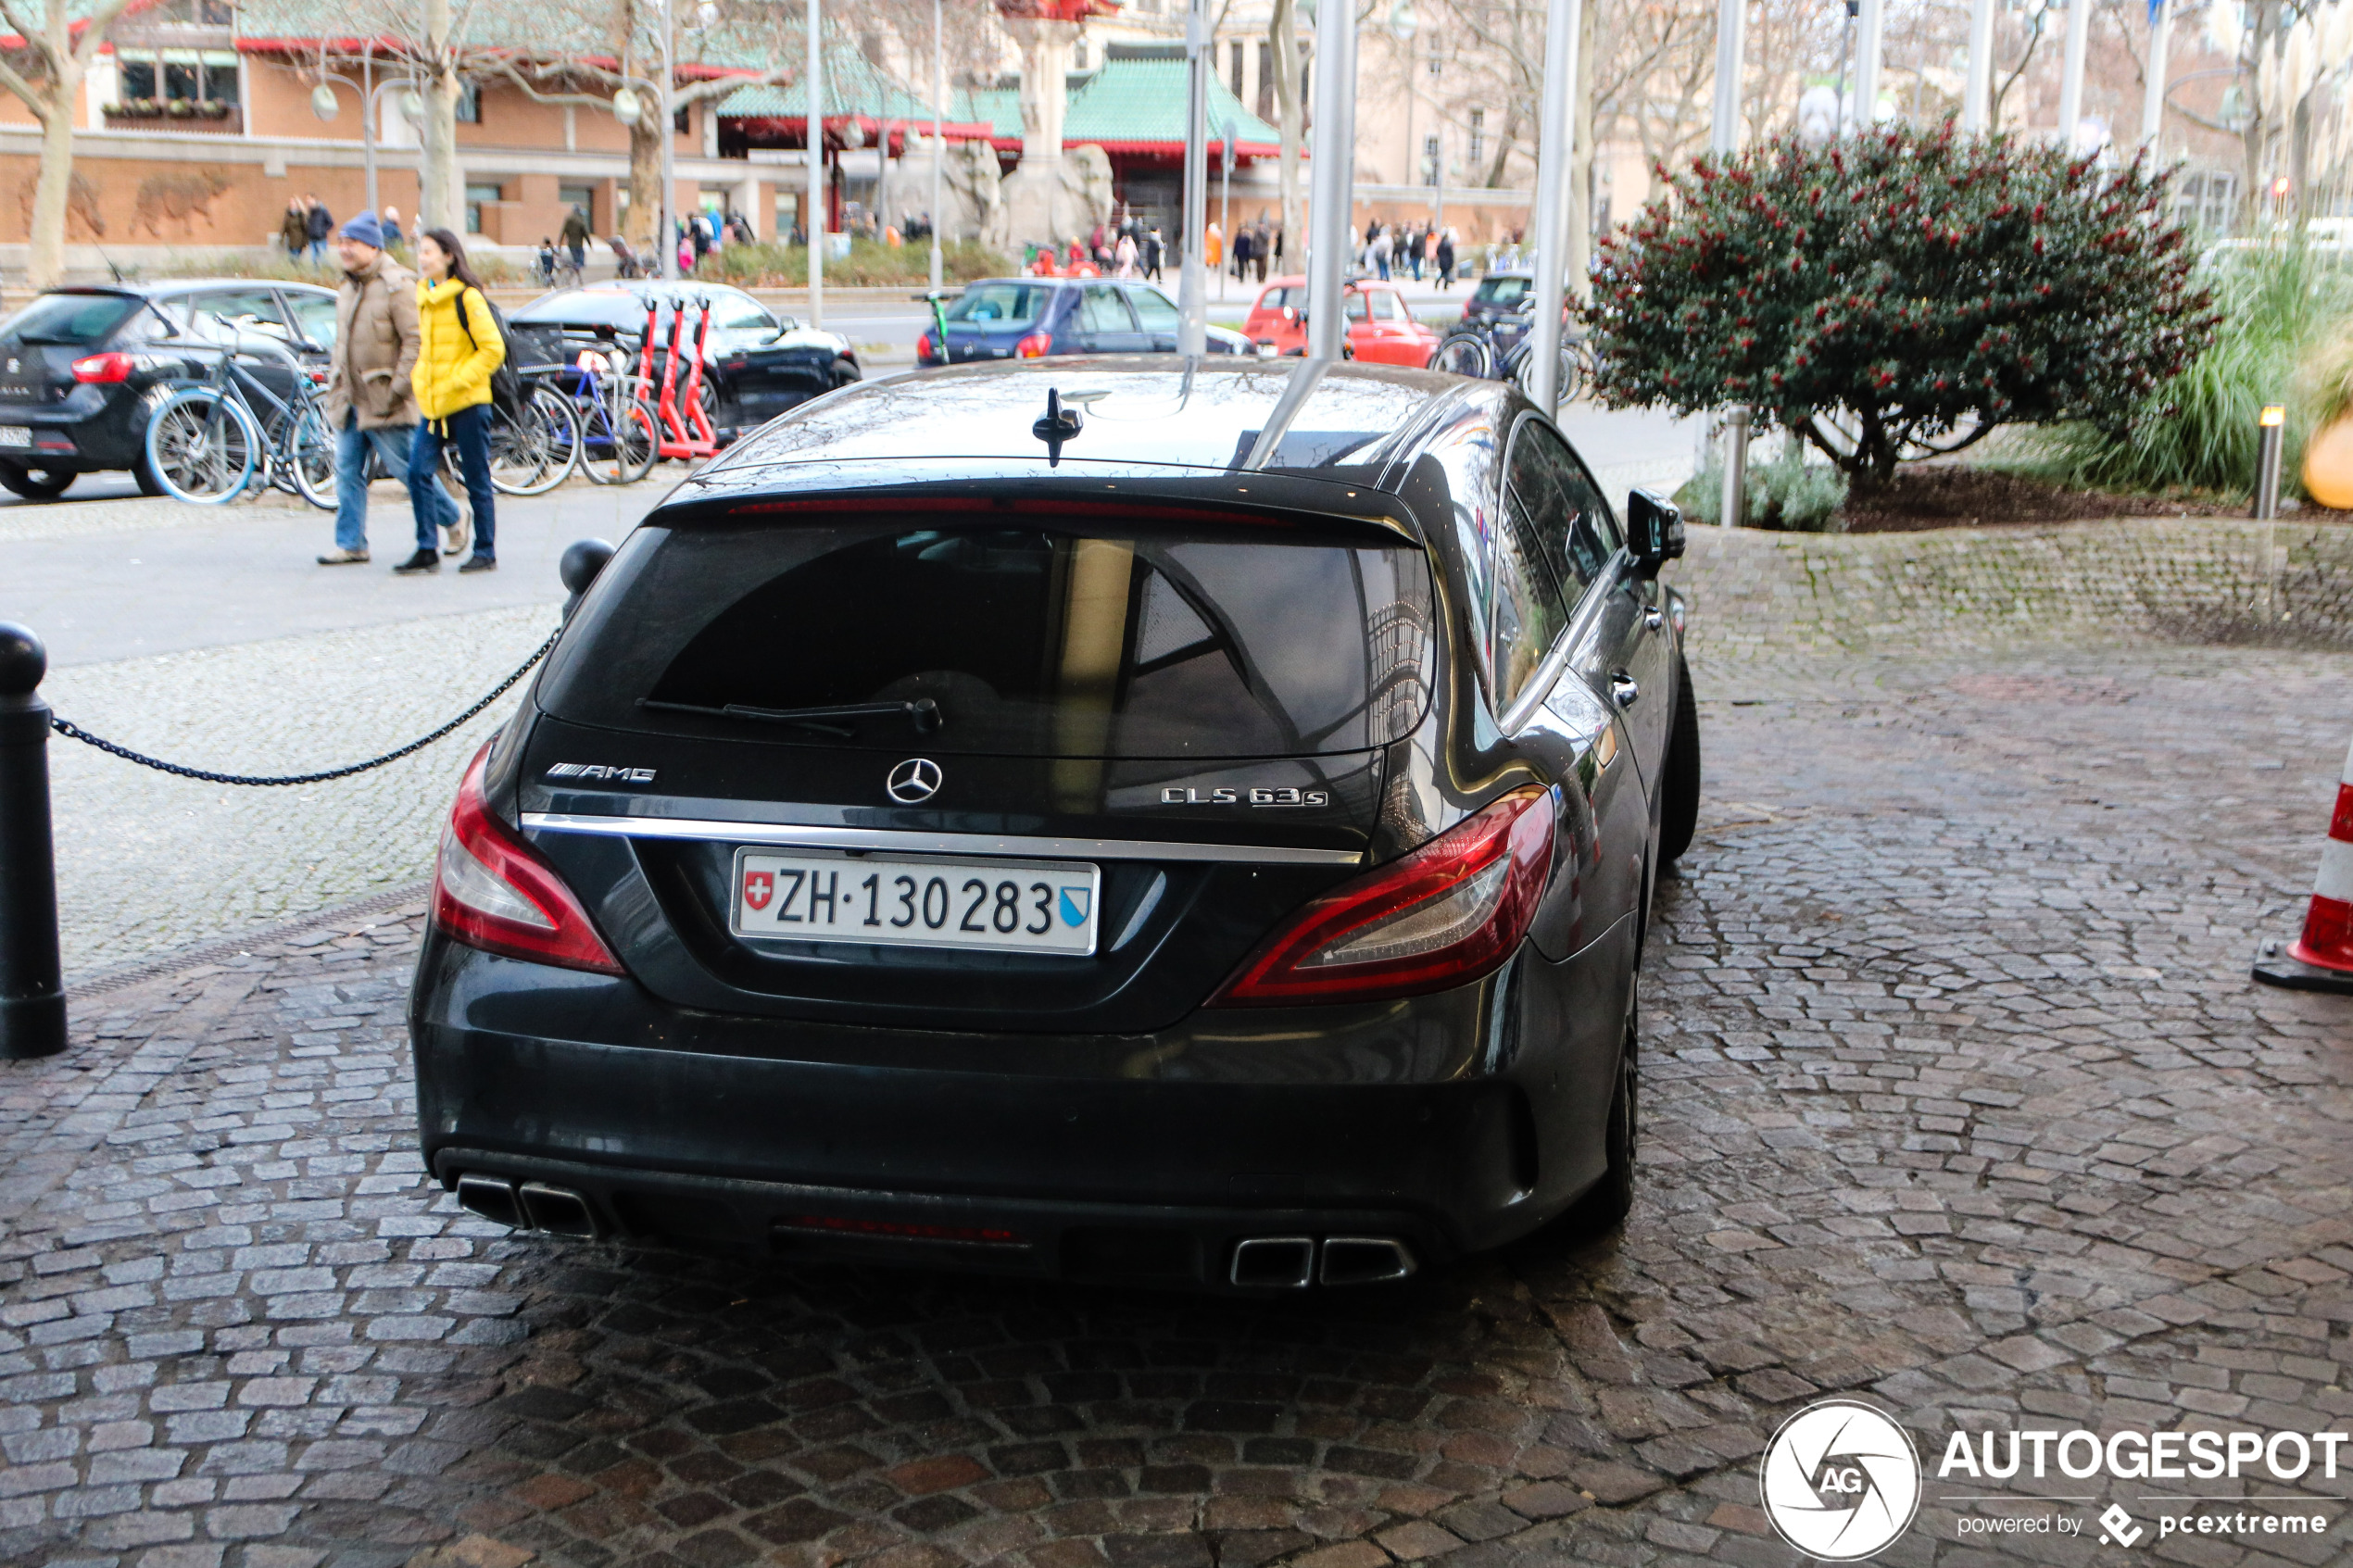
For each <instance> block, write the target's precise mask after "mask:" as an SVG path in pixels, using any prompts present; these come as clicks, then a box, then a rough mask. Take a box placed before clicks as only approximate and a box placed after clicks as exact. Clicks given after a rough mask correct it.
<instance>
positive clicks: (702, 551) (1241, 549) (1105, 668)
mask: <svg viewBox="0 0 2353 1568" xmlns="http://www.w3.org/2000/svg"><path fill="white" fill-rule="evenodd" d="M936 521H937V520H930V521H926V520H925V519H922V518H906V519H900V520H895V521H876V520H873V519H865V520H860V521H858V522H856V523H852V524H846V525H843V526H838V527H828V526H824V525H823V524H818V525H814V526H807V527H799V528H793V529H789V530H778V529H761V530H758V531H745V530H732V529H731V530H727V531H724V532H705V531H700V530H680V531H668V530H662V529H659V528H654V529H647V530H641V531H640V532H639V533H638V535H637V536H636V537H635V538H634V539H633V540H632V541H631V542H630V546H629V547H627V548H625V549H624V550H623V552H622V554H621V555H620V556H619V557H618V558H616V559H615V560H614V561H613V563H612V565H611V566H610V567H609V568H608V569H607V570H608V571H609V572H617V573H619V574H621V581H619V582H617V583H603V584H599V592H598V601H597V604H596V607H595V619H594V621H593V622H592V623H591V624H589V625H587V626H585V627H584V628H582V630H583V631H584V632H585V634H586V641H585V643H583V644H581V645H579V646H577V647H576V648H575V649H574V650H573V651H571V652H570V654H569V656H568V657H565V658H563V659H560V662H559V664H558V666H557V668H555V669H554V670H552V671H550V672H549V676H548V680H547V686H546V688H545V689H543V691H542V693H541V701H542V702H543V703H544V704H545V705H546V706H547V709H548V710H549V711H550V712H552V713H555V714H556V715H557V716H559V717H560V718H564V719H568V720H571V721H575V722H579V723H588V724H604V725H611V726H615V727H623V728H628V729H633V730H639V731H644V730H657V731H668V732H671V733H676V734H713V735H716V734H728V735H741V736H745V737H747V738H754V739H759V740H762V741H774V742H782V743H786V744H804V745H812V746H825V745H858V746H900V747H903V746H906V745H907V744H908V743H909V742H910V741H912V740H913V739H914V738H915V737H916V734H918V733H919V732H917V731H916V730H915V729H914V728H913V727H912V723H911V721H910V720H909V719H908V718H906V717H904V716H901V715H885V716H880V717H847V718H837V719H828V718H826V717H824V716H822V715H817V716H809V717H808V718H805V719H804V720H802V721H797V722H796V721H776V720H774V719H762V718H761V717H758V716H756V715H744V714H736V715H729V714H728V713H726V711H725V710H726V709H729V708H737V709H744V708H749V709H764V710H766V711H767V712H768V713H770V714H774V713H777V712H779V711H791V710H799V709H824V708H836V707H842V706H849V705H857V704H877V703H912V702H916V701H919V700H920V699H923V698H929V699H931V700H932V701H933V702H935V703H937V707H938V725H937V729H936V730H927V731H925V732H920V733H922V734H923V745H924V746H925V748H926V749H927V750H929V751H935V752H937V753H940V754H943V755H944V754H950V753H963V754H984V755H999V756H1022V757H1115V758H1200V757H1211V758H1239V757H1288V756H1306V755H1318V754H1327V753H1334V752H1345V751H1354V750H1361V749H1364V748H1365V747H1368V746H1378V745H1382V744H1384V743H1386V742H1389V741H1390V740H1394V739H1397V738H1399V737H1401V736H1403V735H1405V734H1410V733H1411V732H1412V730H1413V728H1414V727H1415V725H1416V724H1417V723H1418V722H1419V721H1420V719H1421V715H1422V712H1423V709H1424V708H1425V707H1426V706H1427V703H1428V684H1429V677H1428V665H1429V660H1430V652H1429V646H1430V634H1429V633H1430V615H1431V610H1430V587H1429V572H1428V564H1427V560H1426V558H1425V557H1424V556H1423V554H1422V552H1421V551H1420V550H1419V549H1418V548H1416V547H1415V546H1412V545H1409V544H1406V543H1404V542H1403V541H1400V542H1398V543H1397V544H1394V545H1388V544H1380V543H1373V544H1367V543H1365V542H1363V540H1362V538H1360V537H1358V536H1350V537H1348V538H1345V539H1340V538H1334V539H1328V540H1323V541H1317V540H1313V539H1302V538H1300V537H1298V536H1297V535H1296V534H1295V533H1292V532H1291V531H1290V530H1283V531H1280V532H1279V533H1277V532H1276V531H1274V530H1270V529H1265V528H1260V529H1256V530H1250V531H1245V530H1243V529H1240V528H1234V529H1227V528H1224V527H1223V526H1222V525H1209V526H1207V527H1203V528H1200V529H1196V530H1194V531H1192V532H1189V533H1168V532H1160V531H1158V530H1157V529H1155V530H1154V531H1151V532H1149V533H1148V532H1145V531H1142V530H1139V529H1135V528H1132V527H1131V528H1128V529H1126V530H1122V529H1121V528H1119V527H1118V526H1117V525H1116V524H1114V523H1109V522H1108V520H1107V526H1106V527H1105V528H1104V529H1103V530H1101V532H1075V531H1071V530H1069V529H1066V528H1064V527H1061V526H1042V525H1041V526H1019V525H994V526H988V527H939V526H936V525H934V524H935V523H936ZM821 725H823V726H827V727H820V726H821Z"/></svg>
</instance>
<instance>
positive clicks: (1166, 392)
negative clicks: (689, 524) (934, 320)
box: [702, 355, 1509, 484]
mask: <svg viewBox="0 0 2353 1568" xmlns="http://www.w3.org/2000/svg"><path fill="white" fill-rule="evenodd" d="M1049 391H1051V392H1053V393H1055V394H1056V395H1058V397H1059V399H1060V401H1061V402H1062V404H1063V407H1065V408H1076V410H1078V411H1079V413H1080V417H1081V420H1082V423H1081V428H1080V430H1079V433H1077V434H1076V436H1073V437H1071V438H1069V440H1068V441H1067V442H1066V443H1065V444H1064V445H1063V451H1062V455H1061V463H1060V465H1059V466H1060V467H1061V468H1062V469H1063V470H1065V472H1069V473H1073V474H1074V476H1075V474H1076V470H1074V468H1073V465H1074V464H1077V463H1084V464H1087V465H1089V466H1092V465H1114V466H1122V467H1130V468H1133V467H1144V468H1176V469H1192V470H1214V471H1217V472H1221V473H1231V472H1233V471H1235V470H1265V469H1279V470H1287V471H1292V472H1297V471H1299V470H1315V469H1331V468H1335V467H1343V466H1344V467H1346V468H1348V469H1350V470H1353V471H1351V472H1350V473H1348V474H1346V475H1340V474H1333V475H1330V476H1328V477H1333V478H1345V479H1346V480H1347V482H1348V483H1357V484H1366V483H1374V477H1373V476H1374V475H1377V474H1378V473H1379V472H1381V471H1382V470H1385V469H1386V468H1387V467H1388V466H1389V464H1390V462H1391V461H1392V460H1393V459H1395V458H1398V457H1399V456H1401V455H1403V454H1405V453H1407V452H1409V451H1410V450H1412V449H1413V448H1414V446H1415V445H1416V442H1417V441H1418V440H1419V439H1420V433H1421V432H1422V431H1424V430H1426V429H1428V427H1429V425H1430V423H1431V422H1432V421H1433V420H1437V419H1439V418H1440V417H1441V416H1442V415H1443V413H1444V411H1445V410H1446V409H1447V408H1450V407H1459V406H1460V405H1463V404H1466V403H1470V402H1476V401H1478V399H1480V398H1482V397H1484V398H1487V399H1491V400H1493V401H1495V402H1497V403H1499V404H1500V403H1501V402H1502V401H1504V399H1505V398H1507V397H1508V395H1509V392H1508V388H1507V387H1506V386H1505V385H1504V383H1500V382H1476V381H1464V380H1462V379H1460V378H1458V377H1453V376H1448V375H1443V374H1440V373H1438V372H1436V371H1431V370H1404V369H1402V368H1399V367H1396V366H1390V365H1365V364H1357V363H1340V364H1331V363H1328V362H1319V361H1314V360H1308V359H1284V360H1259V359H1250V358H1240V357H1239V356H1237V357H1233V358H1230V359H1227V360H1226V361H1225V362H1222V363H1221V362H1220V358H1204V359H1202V360H1201V361H1199V362H1198V363H1195V364H1191V365H1189V364H1188V362H1187V361H1185V360H1184V359H1181V358H1177V357H1176V356H1175V355H1121V356H1115V357H1114V356H1104V357H1073V358H1056V359H1033V360H1024V361H1018V362H1000V363H997V364H988V365H969V366H956V367H952V368H947V369H941V370H920V371H912V372H908V373H904V374H901V375H897V376H891V377H887V378H883V379H880V380H876V381H868V382H861V383H855V384H853V385H850V386H847V387H844V388H842V389H841V390H839V391H837V392H836V393H834V394H832V395H829V396H826V397H823V398H819V399H816V400H814V401H812V402H811V403H807V404H804V405H802V406H801V407H800V408H797V409H794V410H792V411H791V412H789V413H786V414H785V415H783V416H782V417H781V418H779V419H777V420H774V421H773V422H772V423H770V424H768V425H765V426H763V427H761V430H760V431H758V432H757V433H754V434H752V435H749V436H747V437H746V438H744V439H743V440H742V441H739V442H737V443H736V445H734V446H733V447H731V448H729V449H728V451H727V452H726V453H725V454H724V455H723V456H722V457H721V458H719V459H718V460H717V461H716V462H714V463H712V464H711V466H710V467H709V468H706V469H705V470H702V471H703V473H704V474H707V475H711V477H712V478H713V479H715V480H716V479H721V478H723V477H728V476H732V475H736V474H741V473H743V471H744V470H749V469H754V468H761V467H767V466H771V465H801V464H812V465H857V464H874V465H883V466H887V467H893V468H905V467H906V466H908V465H911V464H920V465H923V466H924V467H925V470H926V472H928V473H930V474H932V475H934V476H938V477H951V476H950V475H948V474H946V473H945V470H951V469H952V470H960V471H964V472H970V473H972V474H975V475H980V474H984V473H985V474H989V475H998V476H1002V475H1006V474H1009V473H1018V472H1036V473H1037V474H1038V475H1039V476H1041V477H1042V476H1044V475H1045V474H1046V473H1047V472H1049V471H1051V469H1052V468H1053V467H1055V466H1056V465H1054V464H1051V463H1050V462H1049V461H1048V453H1047V448H1046V445H1045V444H1044V442H1043V441H1042V440H1041V439H1040V438H1039V437H1038V434H1037V433H1035V432H1034V431H1033V429H1032V428H1031V427H1032V426H1033V425H1034V424H1035V423H1036V422H1037V421H1038V419H1039V418H1040V416H1042V415H1043V414H1044V413H1045V412H1046V401H1047V394H1048V392H1049ZM1368 469H1369V470H1371V472H1370V473H1368V472H1367V470H1368ZM843 481H844V482H845V483H863V482H859V481H852V480H851V479H850V477H849V475H847V474H844V475H843ZM795 483H796V484H801V483H809V482H800V481H796V482H795ZM814 483H831V482H830V481H815V482H814Z"/></svg>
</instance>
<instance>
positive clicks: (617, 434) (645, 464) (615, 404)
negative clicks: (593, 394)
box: [580, 397, 655, 484]
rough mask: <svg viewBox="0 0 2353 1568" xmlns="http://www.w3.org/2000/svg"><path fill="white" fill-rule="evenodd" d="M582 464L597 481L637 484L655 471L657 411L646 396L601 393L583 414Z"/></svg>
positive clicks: (600, 482)
mask: <svg viewBox="0 0 2353 1568" xmlns="http://www.w3.org/2000/svg"><path fill="white" fill-rule="evenodd" d="M582 420H583V423H584V425H585V428H584V429H583V430H582V432H581V436H580V458H581V464H582V466H583V467H585V469H586V470H588V477H589V479H590V480H592V481H593V482H595V483H598V484H635V483H637V482H638V481H639V480H641V479H643V478H645V477H646V475H647V474H648V473H650V472H652V471H653V466H654V457H655V450H654V440H655V436H654V411H653V409H651V408H648V407H647V405H646V401H645V399H643V398H641V397H632V398H629V399H627V400H626V401H623V400H622V399H620V398H617V397H599V398H598V399H597V401H596V402H595V403H593V404H591V405H589V407H588V408H587V410H586V411H585V413H584V414H583V415H582Z"/></svg>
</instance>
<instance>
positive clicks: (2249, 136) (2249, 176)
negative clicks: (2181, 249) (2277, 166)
mask: <svg viewBox="0 0 2353 1568" xmlns="http://www.w3.org/2000/svg"><path fill="white" fill-rule="evenodd" d="M2277 12H2278V7H2277V6H2254V7H2252V13H2253V16H2254V18H2255V46H2254V48H2253V50H2252V51H2251V53H2250V54H2249V56H2248V59H2249V64H2250V66H2251V67H2252V69H2250V70H2249V71H2248V72H2247V74H2246V130H2245V131H2243V132H2240V133H2239V135H2240V139H2241V144H2242V147H2243V150H2244V161H2245V167H2246V185H2245V189H2244V190H2243V191H2242V192H2241V202H2242V206H2243V208H2244V210H2245V212H2246V229H2247V231H2248V232H2253V231H2254V228H2255V226H2256V224H2257V223H2258V222H2259V221H2260V220H2261V218H2262V214H2263V150H2264V143H2265V142H2266V141H2268V140H2269V139H2270V136H2271V128H2270V126H2269V125H2268V124H2267V123H2266V122H2265V120H2264V117H2263V91H2262V85H2261V83H2262V81H2263V56H2264V55H2265V54H2267V53H2268V52H2270V50H2271V33H2272V31H2273V29H2274V27H2275V26H2276V25H2277V20H2278V17H2277Z"/></svg>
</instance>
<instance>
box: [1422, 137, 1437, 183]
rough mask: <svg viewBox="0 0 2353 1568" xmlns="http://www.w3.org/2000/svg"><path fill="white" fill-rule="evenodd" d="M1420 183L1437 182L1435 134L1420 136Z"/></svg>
mask: <svg viewBox="0 0 2353 1568" xmlns="http://www.w3.org/2000/svg"><path fill="white" fill-rule="evenodd" d="M1422 183H1423V184H1425V185H1435V184H1437V183H1438V138H1437V137H1435V136H1425V137H1423V138H1422Z"/></svg>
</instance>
